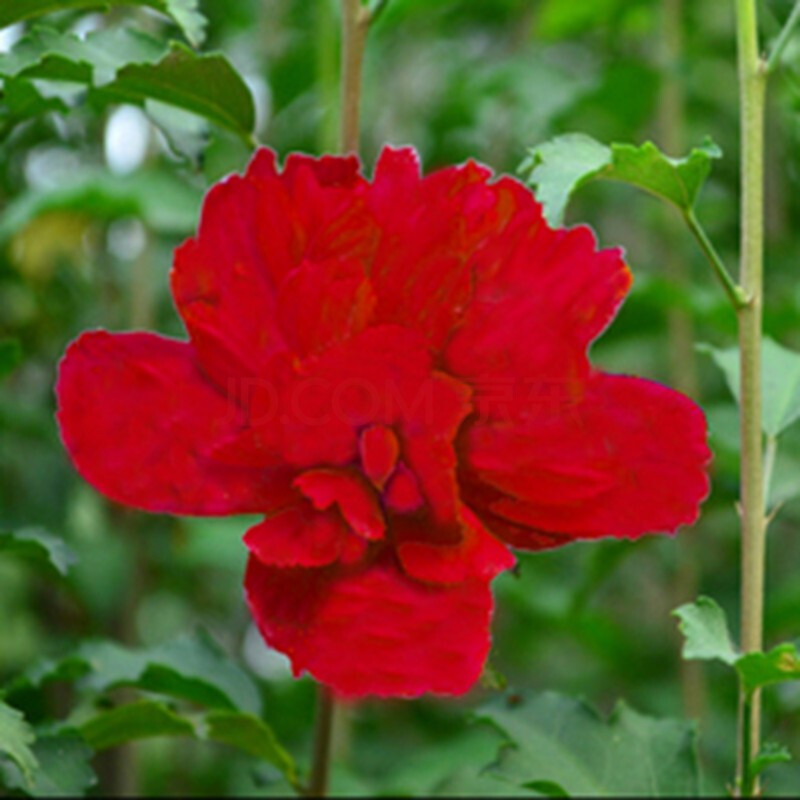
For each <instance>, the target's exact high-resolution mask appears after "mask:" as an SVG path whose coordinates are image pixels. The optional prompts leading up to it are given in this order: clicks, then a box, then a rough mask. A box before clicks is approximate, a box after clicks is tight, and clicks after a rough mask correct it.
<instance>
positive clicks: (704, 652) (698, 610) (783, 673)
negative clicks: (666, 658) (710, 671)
mask: <svg viewBox="0 0 800 800" xmlns="http://www.w3.org/2000/svg"><path fill="white" fill-rule="evenodd" d="M672 613H673V614H674V615H675V616H676V617H678V618H679V619H680V624H679V627H680V630H681V632H682V633H683V634H684V636H685V637H686V642H685V643H684V647H683V657H684V658H686V659H700V660H713V659H718V660H720V661H723V662H725V663H726V664H728V665H730V666H732V667H735V668H736V671H737V672H738V673H739V679H740V681H741V685H742V688H743V689H744V691H745V692H747V693H752V692H754V691H755V690H756V689H760V688H762V687H764V686H770V685H771V684H773V683H784V682H785V681H796V680H800V654H799V653H798V651H797V647H796V646H795V645H793V644H789V643H787V644H780V645H778V646H777V647H774V648H772V650H770V651H769V652H766V653H744V654H742V653H739V652H737V651H736V649H735V648H734V646H733V644H732V643H731V637H730V634H729V633H728V624H727V621H726V619H725V613H724V612H723V610H722V609H721V608H720V607H719V606H718V605H717V603H716V602H714V600H712V599H711V598H710V597H700V598H698V599H697V602H695V603H687V604H686V605H683V606H681V607H680V608H676V609H675V611H673V612H672Z"/></svg>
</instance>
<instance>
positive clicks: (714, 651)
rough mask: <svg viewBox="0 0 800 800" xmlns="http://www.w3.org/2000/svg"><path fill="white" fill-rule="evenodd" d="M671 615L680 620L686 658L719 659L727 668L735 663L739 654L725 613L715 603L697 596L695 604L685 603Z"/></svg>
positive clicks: (707, 598)
mask: <svg viewBox="0 0 800 800" xmlns="http://www.w3.org/2000/svg"><path fill="white" fill-rule="evenodd" d="M672 613H673V614H674V615H675V616H676V617H678V619H679V620H680V623H679V625H678V627H679V628H680V631H681V633H682V634H683V635H684V637H685V641H684V643H683V657H684V658H686V659H700V660H705V661H708V660H714V659H718V660H720V661H723V662H725V663H726V664H728V665H733V664H734V663H735V662H736V659H737V658H738V657H739V654H738V653H737V652H736V649H735V648H734V646H733V642H732V641H731V635H730V632H729V631H728V621H727V619H726V618H725V612H724V611H723V610H722V609H721V608H720V607H719V605H718V604H717V602H716V601H715V600H712V599H711V598H710V597H698V598H697V600H696V601H695V602H694V603H686V604H684V605H682V606H680V607H679V608H676V609H675V610H674V611H673V612H672Z"/></svg>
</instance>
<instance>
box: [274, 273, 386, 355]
mask: <svg viewBox="0 0 800 800" xmlns="http://www.w3.org/2000/svg"><path fill="white" fill-rule="evenodd" d="M374 307H375V296H374V293H373V291H372V286H371V284H370V282H369V280H368V278H367V276H366V275H365V274H364V267H363V264H362V263H361V262H360V261H354V260H349V261H348V260H343V259H340V258H331V259H328V260H326V261H321V262H320V261H304V262H302V263H301V264H300V266H298V267H296V268H295V269H294V270H292V271H291V272H290V273H289V274H288V275H287V276H286V278H285V279H284V281H283V283H282V284H281V287H280V290H279V293H278V319H279V321H280V327H281V331H282V332H283V335H284V337H285V339H286V341H287V342H288V344H289V346H290V347H291V348H292V350H293V352H294V353H296V354H297V355H299V356H301V357H303V356H306V355H309V354H311V353H314V352H318V351H320V350H324V349H325V348H326V347H330V346H331V345H333V344H338V343H339V342H342V341H344V340H346V339H349V338H350V337H352V336H355V335H356V334H358V333H360V332H361V331H363V330H364V328H365V327H366V326H367V323H368V322H369V320H370V317H371V315H372V310H373V308H374Z"/></svg>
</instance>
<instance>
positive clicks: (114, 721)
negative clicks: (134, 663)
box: [79, 700, 195, 750]
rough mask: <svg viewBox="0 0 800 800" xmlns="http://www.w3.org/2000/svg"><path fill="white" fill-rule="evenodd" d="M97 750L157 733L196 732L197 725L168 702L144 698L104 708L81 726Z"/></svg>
mask: <svg viewBox="0 0 800 800" xmlns="http://www.w3.org/2000/svg"><path fill="white" fill-rule="evenodd" d="M79 730H80V733H81V736H83V738H84V739H85V740H86V742H87V743H88V745H89V746H90V747H91V748H93V749H94V750H106V749H108V748H109V747H118V746H119V745H121V744H125V743H126V742H132V741H136V740H137V739H150V738H153V737H156V736H194V734H195V729H194V725H193V724H192V723H191V722H190V721H189V720H188V719H186V718H185V717H182V716H180V715H179V714H177V713H176V712H175V711H173V710H172V709H171V708H170V707H169V706H167V705H166V704H165V703H161V702H157V701H155V700H140V701H139V702H137V703H130V704H128V705H124V706H118V707H117V708H112V709H111V710H110V711H104V712H102V713H101V714H98V715H97V716H95V717H92V718H91V719H90V720H88V721H87V722H84V723H83V724H82V725H81V726H80V727H79Z"/></svg>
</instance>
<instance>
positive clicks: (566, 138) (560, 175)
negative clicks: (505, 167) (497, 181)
mask: <svg viewBox="0 0 800 800" xmlns="http://www.w3.org/2000/svg"><path fill="white" fill-rule="evenodd" d="M528 152H529V155H528V157H527V158H526V159H525V161H523V162H522V164H521V165H520V170H519V171H520V172H521V173H522V174H525V173H527V180H528V183H529V184H530V185H531V186H532V187H533V188H534V190H535V191H536V197H537V199H538V200H539V202H540V203H541V204H542V206H543V208H544V215H545V217H546V218H547V221H548V222H549V223H550V224H551V225H554V226H559V225H561V224H562V223H563V221H564V212H565V211H566V208H567V204H568V203H569V199H570V197H571V196H572V193H573V192H574V191H575V190H576V189H577V188H578V187H580V186H582V185H583V184H584V183H586V182H587V181H589V180H590V179H591V178H592V177H594V176H595V175H596V174H597V173H598V172H599V171H600V170H601V169H603V168H604V167H607V166H608V164H609V163H610V161H611V148H610V147H606V146H605V145H604V144H600V142H598V141H596V140H595V139H592V138H591V136H586V135H585V134H583V133H567V134H564V135H563V136H558V137H556V138H555V139H551V140H550V141H548V142H544V144H540V145H538V146H537V147H534V148H532V149H530V150H529V151H528Z"/></svg>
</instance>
